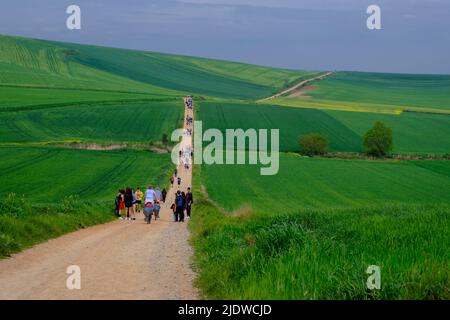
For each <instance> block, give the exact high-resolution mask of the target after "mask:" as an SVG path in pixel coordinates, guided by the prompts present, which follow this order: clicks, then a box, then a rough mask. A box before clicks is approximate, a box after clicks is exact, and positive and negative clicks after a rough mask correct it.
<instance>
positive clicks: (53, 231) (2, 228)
mask: <svg viewBox="0 0 450 320" xmlns="http://www.w3.org/2000/svg"><path fill="white" fill-rule="evenodd" d="M114 218H115V215H114V213H113V211H112V210H111V206H110V205H107V204H105V203H94V202H85V201H83V202H82V201H80V200H79V199H78V198H76V197H67V198H65V199H63V200H62V201H61V202H60V203H57V204H51V205H41V204H39V205H33V204H29V203H28V202H27V201H25V199H24V198H20V197H17V196H16V195H14V194H10V195H9V196H7V197H6V198H5V199H4V200H2V201H0V258H4V257H7V256H9V255H11V254H13V253H16V252H19V251H21V250H23V249H26V248H28V247H31V246H33V245H35V244H37V243H40V242H43V241H46V240H49V239H52V238H56V237H58V236H61V235H63V234H65V233H69V232H72V231H76V230H79V229H84V228H86V227H89V226H92V225H95V224H100V223H105V222H108V221H111V220H113V219H114Z"/></svg>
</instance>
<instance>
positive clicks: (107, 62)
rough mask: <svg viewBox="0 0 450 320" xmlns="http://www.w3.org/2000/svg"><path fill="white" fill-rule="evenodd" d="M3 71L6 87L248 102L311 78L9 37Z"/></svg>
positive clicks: (3, 41) (3, 43) (2, 50)
mask: <svg viewBox="0 0 450 320" xmlns="http://www.w3.org/2000/svg"><path fill="white" fill-rule="evenodd" d="M0 68H1V70H2V76H0V85H2V84H3V85H4V84H8V85H20V86H33V85H34V86H35V85H39V86H44V87H62V88H67V87H70V88H95V89H98V90H118V91H124V90H125V91H131V92H139V93H146V94H165V95H176V94H178V95H181V94H186V93H189V94H199V95H206V96H218V97H230V98H243V99H257V98H262V97H265V96H267V95H270V94H272V93H274V92H276V91H278V90H280V89H281V88H283V87H284V86H287V85H288V84H290V83H291V82H293V81H295V80H297V79H299V78H301V77H303V76H307V75H308V73H304V72H300V71H291V70H283V69H274V68H266V67H261V66H254V65H248V64H241V63H234V62H226V61H216V60H210V59H201V58H192V57H181V56H175V55H168V54H161V53H152V52H143V51H132V50H124V49H114V48H106V47H97V46H87V45H78V44H69V43H60V42H52V41H44V40H32V39H24V38H18V37H9V36H0ZM3 71H4V72H3Z"/></svg>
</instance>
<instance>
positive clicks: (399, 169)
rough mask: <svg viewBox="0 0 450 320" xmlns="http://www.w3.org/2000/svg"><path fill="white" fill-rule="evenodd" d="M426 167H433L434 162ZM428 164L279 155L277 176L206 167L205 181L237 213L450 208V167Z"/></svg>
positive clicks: (445, 163) (256, 168) (215, 197)
mask: <svg viewBox="0 0 450 320" xmlns="http://www.w3.org/2000/svg"><path fill="white" fill-rule="evenodd" d="M424 163H425V162H424ZM426 163H427V164H428V163H430V166H432V165H433V163H434V161H430V162H426ZM427 164H425V168H421V167H419V166H417V165H416V163H415V162H408V161H364V160H336V159H305V158H300V157H298V156H295V155H284V154H281V158H280V170H279V173H278V174H277V175H275V176H261V175H260V173H259V166H250V165H239V166H237V165H216V166H214V165H213V166H207V165H205V166H203V167H202V181H203V183H204V184H205V186H206V188H207V190H208V193H209V195H210V196H211V198H212V199H213V200H214V201H216V202H218V203H219V205H221V206H222V207H224V208H227V209H229V210H235V209H238V208H239V207H240V206H242V205H245V204H250V205H251V206H253V207H255V209H257V210H259V211H258V212H261V213H266V212H274V211H276V212H279V213H287V212H293V211H295V210H298V209H300V208H308V207H315V208H317V207H318V208H324V207H342V206H353V207H358V206H364V205H377V204H383V203H402V202H407V203H450V194H449V193H448V190H449V189H450V177H449V176H447V175H445V174H442V171H444V172H445V171H448V170H450V169H449V168H450V161H443V162H439V164H440V168H439V169H436V172H433V171H431V170H429V169H428V168H427V166H428V165H427ZM438 170H439V172H438ZM217 181H220V183H217Z"/></svg>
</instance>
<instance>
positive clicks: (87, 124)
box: [0, 99, 183, 143]
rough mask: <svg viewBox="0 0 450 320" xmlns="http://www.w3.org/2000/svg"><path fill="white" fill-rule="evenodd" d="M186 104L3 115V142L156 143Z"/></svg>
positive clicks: (0, 138) (107, 106) (174, 125)
mask: <svg viewBox="0 0 450 320" xmlns="http://www.w3.org/2000/svg"><path fill="white" fill-rule="evenodd" d="M182 111H183V104H182V102H181V100H180V99H177V100H173V101H167V102H166V101H143V102H142V101H141V102H135V101H133V102H124V101H121V102H119V103H108V104H97V103H95V104H92V105H86V104H81V105H77V106H66V107H61V108H50V109H45V110H30V111H28V112H4V113H0V142H39V141H41V142H50V141H63V140H83V141H98V142H147V143H150V142H155V141H161V138H162V134H163V133H166V134H168V135H169V136H170V134H171V133H172V131H173V130H174V129H176V128H177V126H178V125H179V123H180V121H181V119H182Z"/></svg>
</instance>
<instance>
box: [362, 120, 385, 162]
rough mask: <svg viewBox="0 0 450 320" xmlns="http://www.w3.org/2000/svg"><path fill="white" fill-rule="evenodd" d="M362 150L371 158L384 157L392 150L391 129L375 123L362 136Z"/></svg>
mask: <svg viewBox="0 0 450 320" xmlns="http://www.w3.org/2000/svg"><path fill="white" fill-rule="evenodd" d="M364 149H365V151H366V153H367V154H369V155H371V156H376V157H382V156H385V155H386V153H387V152H389V151H391V150H392V128H391V127H387V126H385V125H384V123H382V122H380V121H377V122H375V124H374V126H373V128H372V129H370V130H369V131H367V132H366V134H365V135H364Z"/></svg>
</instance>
